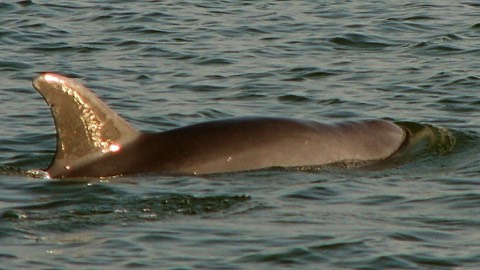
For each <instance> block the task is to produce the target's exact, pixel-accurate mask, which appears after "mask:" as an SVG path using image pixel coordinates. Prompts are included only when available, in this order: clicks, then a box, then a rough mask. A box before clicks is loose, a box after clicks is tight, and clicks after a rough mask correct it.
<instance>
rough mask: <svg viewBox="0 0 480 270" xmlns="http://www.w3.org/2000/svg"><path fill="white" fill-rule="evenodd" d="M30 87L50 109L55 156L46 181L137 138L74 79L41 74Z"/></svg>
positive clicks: (135, 132) (120, 119)
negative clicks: (53, 122)
mask: <svg viewBox="0 0 480 270" xmlns="http://www.w3.org/2000/svg"><path fill="white" fill-rule="evenodd" d="M33 86H34V87H35V89H37V91H38V92H39V93H40V94H41V95H42V96H43V98H44V99H45V101H46V102H47V104H48V105H49V106H50V108H51V111H52V115H53V118H54V121H55V128H56V131H57V149H56V153H55V157H54V159H53V161H52V163H51V164H50V166H49V168H48V169H47V170H46V171H47V173H48V174H49V177H50V178H57V177H62V176H63V175H68V171H69V170H72V169H74V168H78V167H81V166H82V165H85V164H86V163H88V162H92V160H96V159H98V158H100V157H102V156H104V155H106V154H108V153H112V152H118V151H119V150H121V148H122V147H123V146H125V145H126V144H128V143H129V142H132V141H133V140H135V139H137V138H138V137H139V136H140V135H141V133H140V132H139V131H137V130H136V129H134V128H133V127H132V126H130V124H128V123H127V122H126V121H125V120H124V119H123V118H121V117H120V116H119V115H118V114H116V113H115V112H114V111H112V110H111V109H110V108H109V107H108V106H107V105H106V104H105V103H103V102H102V101H101V100H100V99H99V98H98V97H96V96H95V94H93V93H92V92H91V91H90V90H89V89H88V88H86V87H84V86H83V85H81V84H80V83H78V82H76V81H75V80H72V79H69V78H66V77H63V76H60V75H57V74H54V73H44V74H41V75H39V76H38V77H36V78H35V79H34V80H33Z"/></svg>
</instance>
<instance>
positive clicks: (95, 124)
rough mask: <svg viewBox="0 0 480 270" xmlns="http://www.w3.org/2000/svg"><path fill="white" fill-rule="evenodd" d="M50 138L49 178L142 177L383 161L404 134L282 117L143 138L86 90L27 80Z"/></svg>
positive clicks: (390, 126) (377, 124) (390, 128)
mask: <svg viewBox="0 0 480 270" xmlns="http://www.w3.org/2000/svg"><path fill="white" fill-rule="evenodd" d="M33 86H34V87H35V88H36V89H37V90H38V92H39V93H40V94H41V95H42V96H43V98H44V99H45V101H46V102H47V103H48V105H49V106H50V107H51V111H52V115H53V118H54V121H55V126H56V131H57V148H56V153H55V157H54V159H53V161H52V163H51V165H50V166H49V168H48V169H47V170H46V171H47V173H48V175H49V176H50V177H51V178H64V177H102V176H116V175H122V174H133V173H142V172H161V173H168V174H208V173H222V172H236V171H245V170H256V169H263V168H269V167H298V166H315V165H324V164H330V163H338V162H364V161H375V160H383V159H386V158H388V157H389V156H391V155H392V154H394V153H395V152H396V151H397V150H398V149H399V148H400V147H401V145H402V144H403V143H404V141H405V140H406V132H405V131H404V130H403V129H402V128H401V127H399V126H397V125H395V124H394V123H391V122H388V121H383V120H370V121H360V122H344V123H341V124H321V123H317V122H313V121H300V120H293V119H284V118H235V119H227V120H220V121H211V122H206V123H200V124H195V125H191V126H186V127H182V128H177V129H173V130H170V131H167V132H163V133H157V134H144V133H141V132H139V131H137V130H136V129H134V128H133V127H131V126H130V125H129V124H128V123H127V122H126V121H125V120H124V119H123V118H121V117H120V116H119V115H117V114H116V113H115V112H114V111H112V110H111V109H110V108H109V107H108V106H107V105H106V104H105V103H103V102H102V101H101V100H100V99H99V98H97V97H96V96H95V95H94V94H93V93H92V92H91V91H90V90H89V89H87V88H86V87H84V86H83V85H81V84H79V83H78V82H76V81H74V80H72V79H69V78H66V77H63V76H60V75H56V74H52V73H45V74H42V75H40V76H38V77H37V78H35V79H34V81H33Z"/></svg>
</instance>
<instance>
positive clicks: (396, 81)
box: [0, 0, 480, 269]
mask: <svg viewBox="0 0 480 270" xmlns="http://www.w3.org/2000/svg"><path fill="white" fill-rule="evenodd" d="M479 15H480V4H479V3H478V2H477V1H435V2H431V1H387V3H382V2H377V1H276V2H273V1H94V0H91V1H81V2H78V1H55V2H53V1H35V0H33V1H28V0H27V1H3V2H2V3H0V51H1V54H0V71H1V75H0V78H1V79H0V81H1V83H0V86H1V87H0V89H1V94H0V104H1V105H0V112H1V113H0V123H2V127H1V129H0V153H1V155H0V268H2V269H14V268H17V269H19V268H28V269H71V268H84V269H85V268H88V269H118V268H142V269H145V268H154V269H282V268H293V269H478V268H479V267H480V244H479V243H480V219H479V214H480V210H479V209H480V208H479V205H480V192H479V183H480V180H479V177H478V174H479V169H478V165H479V164H480V155H479V154H478V153H479V151H478V150H479V147H480V135H479V131H480V120H479V119H480V117H479V116H480V110H479V109H478V106H479V105H480V94H479V92H478V89H479V88H480V76H479V75H478V71H479V70H480V62H479V60H478V59H479V57H480V49H479V48H480V47H479V45H480V39H479V36H480V22H479V21H478V18H479ZM42 71H56V72H60V73H62V74H64V75H68V76H73V77H79V78H82V79H83V80H84V81H85V82H86V83H87V84H88V85H89V86H90V87H91V88H93V89H94V90H95V91H96V92H97V93H98V94H99V95H100V96H101V97H102V98H103V99H104V100H105V101H106V102H107V103H108V104H109V105H111V106H112V107H113V108H114V109H115V110H117V111H118V112H119V113H120V114H122V115H123V116H125V118H127V119H128V120H129V121H131V122H132V123H133V124H134V125H135V126H136V127H138V128H140V129H142V130H144V131H161V130H167V129H170V128H173V127H178V126H183V125H186V124H191V123H197V122H201V121H205V120H211V119H221V118H226V117H231V116H245V115H269V116H286V117H295V118H302V119H313V120H317V121H325V122H329V121H342V120H347V119H348V120H358V119H367V118H386V119H391V120H394V121H408V122H414V123H424V124H431V125H434V126H436V127H443V128H446V129H447V130H449V132H451V133H452V134H453V136H454V138H455V146H454V147H453V149H448V151H436V150H439V149H440V150H441V147H440V148H437V149H433V151H430V150H428V151H427V150H423V151H420V152H419V153H418V155H417V156H416V157H414V158H413V159H412V160H410V161H409V162H407V163H405V164H403V165H401V166H399V167H396V168H391V169H386V170H367V171H365V170H343V169H336V168H329V169H325V170H319V171H314V172H311V171H310V172H302V171H275V170H274V171H261V172H248V173H236V174H225V175H217V176H204V177H167V176H162V175H141V176H132V177H120V178H116V179H106V180H91V181H71V182H65V181H48V180H44V179H38V178H33V177H30V176H27V175H26V174H25V173H24V171H25V170H28V169H34V168H42V167H45V166H48V164H49V162H50V160H51V158H52V156H53V152H54V147H55V135H54V127H53V120H52V118H51V116H50V113H49V110H48V108H47V106H46V105H45V103H44V101H43V100H42V99H41V97H40V96H39V95H38V94H37V93H36V92H35V91H34V90H33V88H32V87H31V84H30V81H31V79H32V78H33V77H34V76H35V75H36V74H37V72H42Z"/></svg>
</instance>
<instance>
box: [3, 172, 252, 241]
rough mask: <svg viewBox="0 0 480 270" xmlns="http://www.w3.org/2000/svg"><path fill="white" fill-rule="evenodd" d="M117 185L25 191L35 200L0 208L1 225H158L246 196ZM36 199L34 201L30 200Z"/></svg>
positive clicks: (220, 209) (224, 207)
mask: <svg viewBox="0 0 480 270" xmlns="http://www.w3.org/2000/svg"><path fill="white" fill-rule="evenodd" d="M122 188H124V187H122V185H115V184H113V183H101V182H96V183H93V182H86V181H80V180H79V181H42V182H38V183H35V184H33V185H29V186H26V187H24V191H25V192H27V193H29V194H33V195H35V194H37V199H34V200H33V201H31V202H29V203H23V204H22V205H21V206H17V207H10V208H4V209H3V210H2V213H0V224H4V225H5V224H6V223H15V224H16V226H15V227H17V228H19V227H20V228H25V229H31V228H30V227H32V226H33V227H35V229H36V230H41V231H56V232H63V231H65V232H70V231H76V230H84V229H88V228H91V227H93V226H103V225H107V224H112V222H113V223H115V224H119V225H121V224H130V223H136V222H145V221H158V220H163V219H167V218H171V217H174V216H185V215H186V216H191V215H198V216H212V215H222V214H226V213H228V212H229V210H231V209H232V208H234V206H236V205H239V204H242V203H243V202H246V201H248V200H249V199H250V197H249V196H247V195H213V196H194V195H190V194H181V193H171V192H165V193H161V192H158V193H154V194H149V195H145V194H135V193H133V192H127V191H124V190H122ZM34 197H35V196H34Z"/></svg>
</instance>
